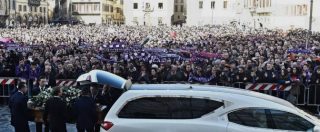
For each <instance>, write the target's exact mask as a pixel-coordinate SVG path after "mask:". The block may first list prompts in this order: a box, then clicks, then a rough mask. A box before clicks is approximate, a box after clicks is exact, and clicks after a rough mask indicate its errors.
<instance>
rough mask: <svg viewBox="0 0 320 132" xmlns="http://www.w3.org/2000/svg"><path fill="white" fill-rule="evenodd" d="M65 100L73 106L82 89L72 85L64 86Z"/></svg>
mask: <svg viewBox="0 0 320 132" xmlns="http://www.w3.org/2000/svg"><path fill="white" fill-rule="evenodd" d="M62 93H63V100H64V101H65V102H67V105H68V106H71V105H72V104H73V103H74V101H75V100H76V99H77V98H78V97H79V96H80V94H81V90H80V89H76V88H72V87H64V88H62Z"/></svg>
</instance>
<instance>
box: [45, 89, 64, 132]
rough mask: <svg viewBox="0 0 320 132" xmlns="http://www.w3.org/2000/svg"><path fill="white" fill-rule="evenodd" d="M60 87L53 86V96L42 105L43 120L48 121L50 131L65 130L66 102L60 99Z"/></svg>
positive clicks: (59, 131) (58, 131)
mask: <svg viewBox="0 0 320 132" xmlns="http://www.w3.org/2000/svg"><path fill="white" fill-rule="evenodd" d="M61 96H62V88H61V87H54V88H53V97H52V98H50V99H49V100H47V102H46V104H45V107H44V114H43V121H44V123H45V124H47V123H49V129H50V131H51V132H67V126H66V123H67V104H66V103H65V102H64V101H63V100H62V99H61Z"/></svg>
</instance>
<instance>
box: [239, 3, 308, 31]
mask: <svg viewBox="0 0 320 132" xmlns="http://www.w3.org/2000/svg"><path fill="white" fill-rule="evenodd" d="M244 2H245V3H244V4H243V5H244V11H243V12H250V14H251V16H252V22H251V24H249V25H251V26H253V27H259V28H260V27H266V28H281V29H285V30H287V29H292V28H304V27H305V26H306V25H307V24H308V14H309V10H310V8H309V6H308V2H307V0H280V1H279V0H245V1H244Z"/></svg>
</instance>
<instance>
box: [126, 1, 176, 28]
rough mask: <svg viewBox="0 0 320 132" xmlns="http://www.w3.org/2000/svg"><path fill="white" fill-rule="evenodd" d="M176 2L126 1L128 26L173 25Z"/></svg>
mask: <svg viewBox="0 0 320 132" xmlns="http://www.w3.org/2000/svg"><path fill="white" fill-rule="evenodd" d="M173 8H174V0H124V5H123V9H124V15H125V24H126V25H147V26H157V25H171V24H172V23H173V19H172V18H173V16H174V9H173Z"/></svg>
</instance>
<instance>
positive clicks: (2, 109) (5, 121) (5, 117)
mask: <svg viewBox="0 0 320 132" xmlns="http://www.w3.org/2000/svg"><path fill="white" fill-rule="evenodd" d="M29 127H30V131H31V132H35V131H36V125H35V123H34V122H29ZM67 131H68V132H76V131H77V129H76V126H75V124H67ZM0 132H14V128H13V127H12V126H11V125H10V110H9V108H8V106H6V105H0Z"/></svg>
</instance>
